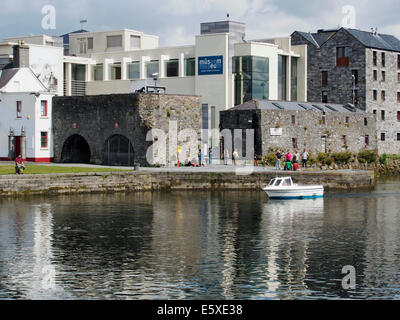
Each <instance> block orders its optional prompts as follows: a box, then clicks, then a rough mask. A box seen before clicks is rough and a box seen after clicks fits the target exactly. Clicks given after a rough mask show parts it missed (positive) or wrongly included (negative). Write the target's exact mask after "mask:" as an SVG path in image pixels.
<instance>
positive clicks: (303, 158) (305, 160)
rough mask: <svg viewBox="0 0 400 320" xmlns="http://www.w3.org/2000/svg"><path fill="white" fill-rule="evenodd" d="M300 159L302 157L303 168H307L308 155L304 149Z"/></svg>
mask: <svg viewBox="0 0 400 320" xmlns="http://www.w3.org/2000/svg"><path fill="white" fill-rule="evenodd" d="M301 157H302V161H303V168H307V162H308V157H309V154H308V152H307V151H306V149H304V151H303V154H302V155H301Z"/></svg>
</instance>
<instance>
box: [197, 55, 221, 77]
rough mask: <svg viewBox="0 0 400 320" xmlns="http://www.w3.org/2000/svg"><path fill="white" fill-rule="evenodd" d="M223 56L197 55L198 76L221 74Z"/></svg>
mask: <svg viewBox="0 0 400 320" xmlns="http://www.w3.org/2000/svg"><path fill="white" fill-rule="evenodd" d="M223 66H224V63H223V56H210V57H199V66H198V67H199V68H198V69H199V73H198V74H199V76H202V75H210V74H223V73H224V71H223Z"/></svg>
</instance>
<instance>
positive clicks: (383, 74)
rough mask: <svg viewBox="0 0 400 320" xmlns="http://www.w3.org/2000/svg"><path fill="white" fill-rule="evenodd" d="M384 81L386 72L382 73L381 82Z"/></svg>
mask: <svg viewBox="0 0 400 320" xmlns="http://www.w3.org/2000/svg"><path fill="white" fill-rule="evenodd" d="M385 80H386V72H385V71H382V81H385Z"/></svg>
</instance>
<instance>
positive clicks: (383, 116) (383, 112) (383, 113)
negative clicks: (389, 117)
mask: <svg viewBox="0 0 400 320" xmlns="http://www.w3.org/2000/svg"><path fill="white" fill-rule="evenodd" d="M381 120H383V121H384V120H385V110H381Z"/></svg>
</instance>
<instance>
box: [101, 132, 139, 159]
mask: <svg viewBox="0 0 400 320" xmlns="http://www.w3.org/2000/svg"><path fill="white" fill-rule="evenodd" d="M133 163H134V153H133V147H132V144H131V142H130V141H129V139H128V138H126V137H124V136H121V135H113V136H111V137H110V138H108V139H107V141H106V142H105V144H104V149H103V164H105V165H108V166H133Z"/></svg>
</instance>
